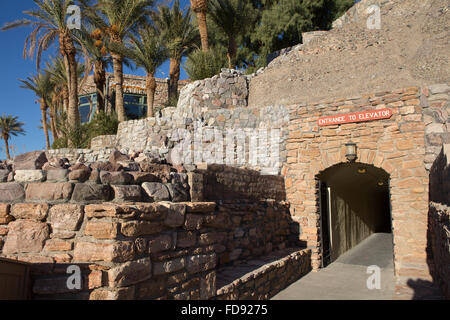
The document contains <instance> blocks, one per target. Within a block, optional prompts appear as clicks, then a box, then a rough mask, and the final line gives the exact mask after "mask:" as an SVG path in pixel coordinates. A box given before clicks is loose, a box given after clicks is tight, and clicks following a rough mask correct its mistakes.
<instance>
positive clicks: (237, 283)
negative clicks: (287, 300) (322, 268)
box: [215, 249, 311, 300]
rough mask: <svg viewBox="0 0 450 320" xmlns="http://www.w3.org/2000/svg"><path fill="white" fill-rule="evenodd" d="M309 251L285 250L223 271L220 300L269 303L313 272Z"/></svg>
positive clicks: (219, 282)
mask: <svg viewBox="0 0 450 320" xmlns="http://www.w3.org/2000/svg"><path fill="white" fill-rule="evenodd" d="M310 255H311V251H310V250H298V249H285V250H280V251H275V252H273V253H272V254H270V255H267V256H265V257H264V258H263V259H257V260H252V261H248V262H243V263H240V264H237V265H235V266H232V267H228V268H224V270H222V272H221V273H220V274H219V275H218V277H217V287H218V290H217V297H216V298H215V299H217V300H269V299H270V298H272V297H274V296H275V295H276V294H277V293H278V292H280V291H281V290H282V289H283V288H286V287H288V286H289V285H290V284H292V283H293V282H295V281H297V279H299V278H301V277H302V276H304V275H305V274H307V273H308V272H309V271H310V270H311V261H310Z"/></svg>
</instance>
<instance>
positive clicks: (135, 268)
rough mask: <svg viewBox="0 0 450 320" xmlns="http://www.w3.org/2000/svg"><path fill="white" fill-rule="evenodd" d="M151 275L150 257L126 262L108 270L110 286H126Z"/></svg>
mask: <svg viewBox="0 0 450 320" xmlns="http://www.w3.org/2000/svg"><path fill="white" fill-rule="evenodd" d="M151 277H152V263H151V261H150V258H143V259H140V260H136V261H130V262H126V263H124V264H122V265H119V266H118V267H115V268H113V269H111V270H109V271H108V281H109V286H110V287H126V286H129V285H132V284H136V283H138V282H141V281H144V280H147V279H150V278H151Z"/></svg>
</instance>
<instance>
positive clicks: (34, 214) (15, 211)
mask: <svg viewBox="0 0 450 320" xmlns="http://www.w3.org/2000/svg"><path fill="white" fill-rule="evenodd" d="M48 209H49V206H48V204H37V203H20V204H15V205H14V206H13V207H12V210H11V215H12V216H14V218H16V219H30V220H37V221H44V220H45V219H46V218H47V214H48Z"/></svg>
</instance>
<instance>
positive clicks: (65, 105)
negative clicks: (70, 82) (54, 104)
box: [62, 85, 69, 115]
mask: <svg viewBox="0 0 450 320" xmlns="http://www.w3.org/2000/svg"><path fill="white" fill-rule="evenodd" d="M62 95H63V110H64V113H65V114H66V115H67V112H69V90H68V89H67V85H64V88H63V90H62Z"/></svg>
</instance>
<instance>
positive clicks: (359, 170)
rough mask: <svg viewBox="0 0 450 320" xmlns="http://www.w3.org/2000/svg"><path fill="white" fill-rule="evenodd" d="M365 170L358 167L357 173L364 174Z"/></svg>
mask: <svg viewBox="0 0 450 320" xmlns="http://www.w3.org/2000/svg"><path fill="white" fill-rule="evenodd" d="M366 172H367V170H366V169H365V168H358V173H361V174H364V173H366Z"/></svg>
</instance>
